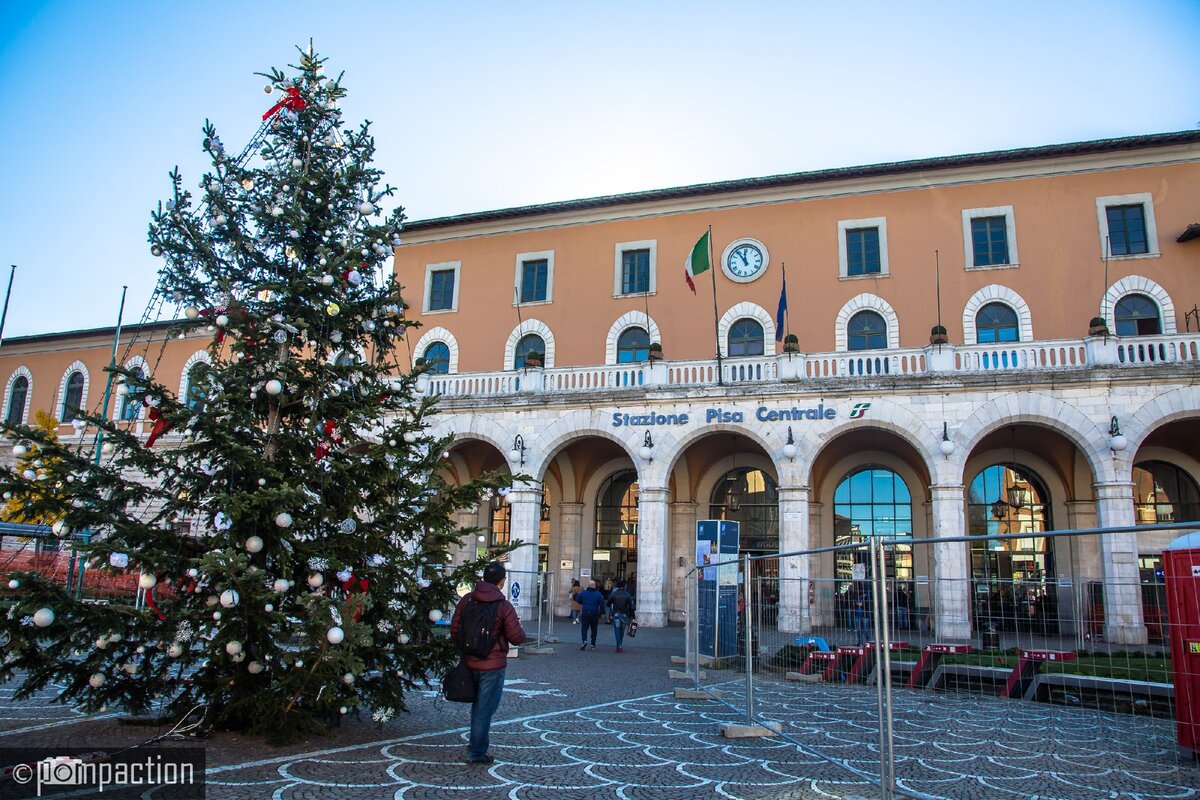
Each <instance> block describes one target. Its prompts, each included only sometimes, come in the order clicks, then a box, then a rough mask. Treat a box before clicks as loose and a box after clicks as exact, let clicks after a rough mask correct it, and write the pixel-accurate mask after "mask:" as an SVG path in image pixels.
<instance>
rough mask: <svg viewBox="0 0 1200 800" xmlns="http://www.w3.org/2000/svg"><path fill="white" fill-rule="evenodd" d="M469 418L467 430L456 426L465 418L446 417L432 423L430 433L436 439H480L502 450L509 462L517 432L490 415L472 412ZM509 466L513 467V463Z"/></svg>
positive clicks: (501, 452)
mask: <svg viewBox="0 0 1200 800" xmlns="http://www.w3.org/2000/svg"><path fill="white" fill-rule="evenodd" d="M469 420H470V423H471V426H470V428H469V429H468V430H465V431H463V430H456V429H455V428H454V425H455V423H456V422H457V423H461V422H463V420H462V419H461V418H459V419H445V420H442V421H440V422H437V423H435V424H434V425H430V426H429V429H428V433H429V435H430V436H431V437H433V438H434V439H441V438H443V437H446V436H449V437H451V438H452V440H453V441H456V442H457V441H460V440H462V439H479V440H480V441H483V442H487V443H488V444H490V445H491V446H492V447H494V448H496V449H497V450H499V451H500V454H501V455H502V456H503V457H504V463H506V464H507V463H508V451H509V450H510V449H512V444H513V438H514V437H515V436H516V434H514V433H510V432H509V431H508V429H507V428H505V427H504V426H503V425H500V424H498V423H496V422H494V421H493V420H491V419H489V418H488V417H485V416H482V415H480V414H472V415H471V416H470V417H469ZM526 446H528V442H527V443H526ZM525 464H526V466H528V464H529V462H528V461H526V462H525ZM509 466H510V468H511V466H512V465H509ZM517 471H518V472H528V470H527V469H519V470H517Z"/></svg>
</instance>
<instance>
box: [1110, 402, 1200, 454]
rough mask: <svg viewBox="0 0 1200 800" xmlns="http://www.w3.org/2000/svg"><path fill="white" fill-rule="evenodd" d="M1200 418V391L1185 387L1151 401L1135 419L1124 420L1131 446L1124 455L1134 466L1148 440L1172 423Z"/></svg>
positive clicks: (1122, 426)
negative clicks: (1134, 457) (1150, 436)
mask: <svg viewBox="0 0 1200 800" xmlns="http://www.w3.org/2000/svg"><path fill="white" fill-rule="evenodd" d="M1194 417H1200V387H1197V386H1184V387H1181V388H1179V389H1173V390H1171V391H1169V392H1164V393H1163V394H1160V395H1158V396H1157V397H1155V398H1153V399H1151V400H1147V401H1146V402H1145V403H1144V404H1143V405H1141V406H1140V407H1139V408H1138V409H1137V410H1136V411H1134V412H1133V414H1132V415H1129V416H1122V417H1121V418H1120V423H1121V432H1122V433H1123V434H1125V439H1126V440H1127V441H1128V442H1129V445H1128V447H1126V448H1125V450H1124V451H1123V452H1122V453H1121V454H1120V456H1121V457H1123V458H1125V459H1128V460H1129V461H1130V462H1131V466H1132V459H1133V456H1134V454H1135V453H1137V451H1138V449H1139V448H1140V447H1141V446H1142V442H1144V441H1146V437H1147V436H1149V435H1150V434H1152V433H1153V432H1154V431H1155V430H1157V429H1158V428H1161V427H1162V426H1163V425H1166V424H1167V423H1169V422H1174V421H1176V420H1180V419H1190V418H1194Z"/></svg>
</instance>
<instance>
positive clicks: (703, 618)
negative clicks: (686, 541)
mask: <svg viewBox="0 0 1200 800" xmlns="http://www.w3.org/2000/svg"><path fill="white" fill-rule="evenodd" d="M740 539H741V528H740V525H739V523H737V522H734V521H730V520H722V519H702V520H699V521H698V522H697V523H696V566H698V567H700V568H701V569H700V591H699V598H698V600H699V605H698V608H697V612H698V616H699V619H698V620H697V629H698V632H699V638H700V655H703V656H712V657H715V658H725V657H727V656H734V655H737V601H738V564H737V557H738V544H739V541H740ZM722 561H728V562H730V563H728V564H724V565H723V566H719V567H717V566H707V565H709V564H717V563H718V562H722Z"/></svg>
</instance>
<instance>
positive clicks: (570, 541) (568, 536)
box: [550, 503, 592, 616]
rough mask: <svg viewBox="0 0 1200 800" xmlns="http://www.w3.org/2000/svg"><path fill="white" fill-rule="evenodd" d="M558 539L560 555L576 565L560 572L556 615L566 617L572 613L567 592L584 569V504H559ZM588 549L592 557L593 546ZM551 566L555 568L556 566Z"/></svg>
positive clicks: (555, 602)
mask: <svg viewBox="0 0 1200 800" xmlns="http://www.w3.org/2000/svg"><path fill="white" fill-rule="evenodd" d="M558 538H559V539H560V541H561V544H560V545H559V550H558V552H559V555H560V556H561V557H562V558H564V559H568V560H570V561H571V562H572V563H573V564H574V565H575V566H574V567H572V568H571V569H565V570H559V571H558V587H557V591H558V597H556V598H554V603H553V606H554V613H555V614H558V615H560V616H566V615H568V614H570V613H571V600H570V598H569V597H568V596H567V590H568V589H569V588H570V586H571V579H572V578H578V577H579V570H580V569H582V568H583V563H582V560H581V559H582V558H583V549H584V548H583V503H559V504H558ZM586 549H587V552H588V555H589V556H590V555H591V552H592V548H591V546H588V547H587V548H586ZM550 566H551V568H553V567H554V564H551V565H550Z"/></svg>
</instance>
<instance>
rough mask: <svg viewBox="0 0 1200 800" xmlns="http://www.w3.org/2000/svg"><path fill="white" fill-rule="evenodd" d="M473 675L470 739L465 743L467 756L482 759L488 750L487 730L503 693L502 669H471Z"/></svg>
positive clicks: (489, 728)
mask: <svg viewBox="0 0 1200 800" xmlns="http://www.w3.org/2000/svg"><path fill="white" fill-rule="evenodd" d="M471 674H472V675H474V676H475V702H474V703H471V739H470V741H469V742H468V744H467V758H469V759H471V760H472V761H477V760H479V759H482V758H483V757H484V756H486V755H487V752H488V744H489V740H488V732H489V731H490V730H491V727H492V715H493V714H495V713H496V708H497V707H498V706H499V705H500V696H501V695H502V694H504V669H503V668H501V669H488V670H472V671H471Z"/></svg>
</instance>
